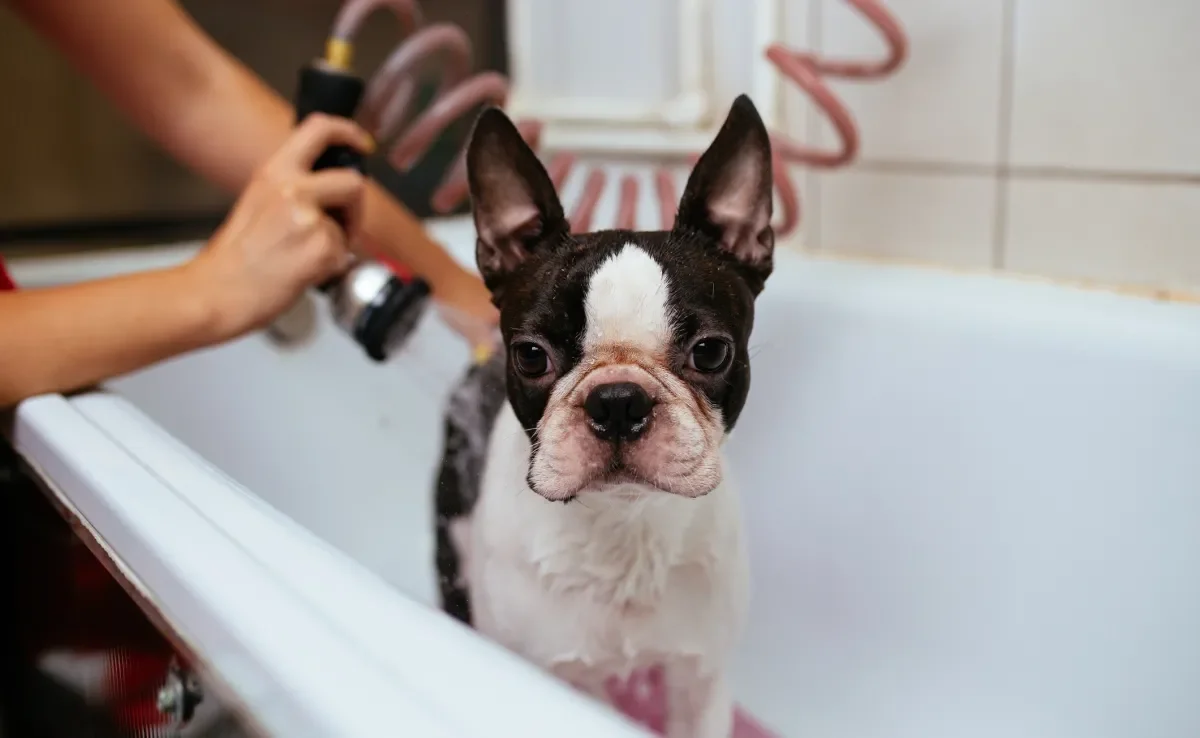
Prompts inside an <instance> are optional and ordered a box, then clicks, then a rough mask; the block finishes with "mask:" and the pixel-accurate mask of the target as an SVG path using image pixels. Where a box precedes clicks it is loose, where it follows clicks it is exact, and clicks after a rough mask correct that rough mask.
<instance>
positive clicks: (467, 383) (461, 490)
mask: <svg viewBox="0 0 1200 738" xmlns="http://www.w3.org/2000/svg"><path fill="white" fill-rule="evenodd" d="M505 364H506V361H505V354H504V352H503V351H497V352H496V353H495V354H494V355H493V356H492V358H491V359H489V360H488V361H487V362H485V363H483V364H479V365H476V366H472V367H471V368H470V369H469V370H468V371H467V373H466V375H465V376H463V378H462V380H460V381H459V383H458V384H457V385H455V388H454V391H453V392H452V393H451V395H450V402H449V405H448V407H447V410H446V414H445V420H444V426H443V427H444V431H443V437H442V463H441V467H440V470H439V472H438V478H437V490H436V491H435V493H434V514H435V516H436V519H435V525H436V532H437V543H436V552H435V560H436V562H437V572H438V590H439V594H440V597H441V607H442V610H443V611H445V612H446V613H447V614H448V615H450V616H451V617H453V618H455V619H457V620H460V621H461V622H463V623H465V624H467V625H471V600H470V597H469V596H468V593H467V588H466V583H465V582H464V581H463V579H462V557H461V555H460V553H459V551H458V549H457V548H456V547H455V546H454V541H453V539H452V538H451V537H450V526H451V525H452V524H453V523H454V522H455V520H457V519H459V518H462V517H464V516H469V515H470V514H471V511H472V510H473V509H474V508H475V502H476V501H477V500H478V499H479V488H480V486H481V485H482V483H483V464H484V461H485V460H486V458H487V447H488V441H490V440H491V435H492V428H493V426H494V425H495V423H496V417H497V416H498V415H499V414H500V409H501V408H502V407H503V406H504V403H505V401H506V399H507V398H506V396H505V394H504V372H505Z"/></svg>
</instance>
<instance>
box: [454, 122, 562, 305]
mask: <svg viewBox="0 0 1200 738" xmlns="http://www.w3.org/2000/svg"><path fill="white" fill-rule="evenodd" d="M467 182H468V184H469V185H470V188H471V208H472V211H473V213H474V216H475V230H476V232H477V234H478V237H477V238H478V240H477V241H476V245H475V260H476V262H477V263H478V265H479V272H480V274H481V275H483V281H484V284H486V285H487V287H488V289H489V290H491V291H492V292H493V294H494V293H496V292H497V291H498V289H499V288H500V287H501V286H502V285H503V284H504V280H505V279H506V278H507V277H508V276H509V275H510V274H512V272H513V270H514V269H516V268H517V267H518V266H520V264H521V262H523V261H525V259H526V258H527V257H528V256H529V254H530V253H531V252H532V251H533V250H534V249H535V248H536V247H537V245H538V244H539V243H541V242H545V241H546V240H548V239H552V238H554V237H556V236H559V235H566V234H567V233H568V232H569V231H570V228H569V226H568V224H567V219H566V216H565V215H564V214H563V208H562V203H560V202H559V199H558V194H557V193H556V192H555V191H554V183H553V182H551V181H550V175H548V174H547V173H546V169H545V167H543V166H542V163H541V162H540V161H538V158H537V155H536V154H534V153H533V150H532V149H530V148H529V146H528V145H527V144H526V143H525V140H524V139H522V138H521V134H520V133H519V132H518V131H517V127H516V126H514V125H513V123H512V121H511V120H509V119H508V116H507V115H505V114H504V113H503V112H502V111H501V110H500V109H499V108H494V107H493V108H487V109H486V110H484V111H483V112H482V113H481V114H480V115H479V118H478V119H476V121H475V127H474V129H473V130H472V131H471V141H470V143H469V144H468V145H467Z"/></svg>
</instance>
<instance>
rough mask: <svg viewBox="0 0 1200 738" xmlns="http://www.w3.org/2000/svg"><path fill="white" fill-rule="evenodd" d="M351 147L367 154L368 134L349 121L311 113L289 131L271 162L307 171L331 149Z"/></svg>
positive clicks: (369, 149) (369, 141)
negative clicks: (324, 152)
mask: <svg viewBox="0 0 1200 738" xmlns="http://www.w3.org/2000/svg"><path fill="white" fill-rule="evenodd" d="M337 145H342V146H351V147H353V148H356V149H358V150H359V151H361V152H363V153H365V154H369V153H370V152H371V151H372V150H373V149H374V147H375V142H374V141H373V140H372V139H371V136H370V134H368V133H367V132H366V131H364V130H363V129H362V127H361V126H359V125H358V124H357V123H355V122H354V121H352V120H350V119H349V118H340V117H337V116H332V115H325V114H324V113H313V114H311V115H309V116H308V117H307V118H305V119H304V121H303V122H302V123H301V124H300V125H299V126H298V127H297V128H296V130H295V131H293V132H292V135H291V136H290V137H289V138H288V140H287V141H285V142H284V144H283V146H281V147H280V148H279V150H278V151H277V152H275V156H274V157H272V159H271V163H272V164H273V165H275V166H283V167H290V168H294V169H301V170H304V171H307V170H309V169H312V165H313V163H314V162H315V161H316V160H317V157H318V156H320V155H321V153H322V152H323V151H325V149H327V148H329V147H330V146H337Z"/></svg>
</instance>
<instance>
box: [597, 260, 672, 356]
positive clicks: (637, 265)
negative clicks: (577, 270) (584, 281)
mask: <svg viewBox="0 0 1200 738" xmlns="http://www.w3.org/2000/svg"><path fill="white" fill-rule="evenodd" d="M667 297H668V289H667V277H666V275H665V274H663V270H662V267H660V266H659V264H658V262H656V261H655V260H654V259H652V258H651V257H650V255H649V254H647V253H646V252H645V251H643V250H642V249H640V248H638V247H637V246H635V245H634V244H632V243H627V244H625V246H624V247H622V249H621V250H620V251H618V252H617V253H615V254H613V255H612V256H610V257H608V259H606V260H605V261H604V263H603V264H601V265H600V268H599V269H597V270H596V272H595V273H594V274H593V275H592V278H591V280H590V281H589V282H588V289H587V299H586V302H585V308H584V309H585V316H586V318H587V329H586V331H585V333H584V338H583V350H584V352H585V353H586V352H588V351H591V350H593V349H595V348H596V347H598V346H601V345H604V344H609V345H612V344H621V345H625V346H630V347H633V348H638V349H642V350H644V351H653V352H658V351H661V350H662V349H663V348H664V347H666V346H667V345H668V344H669V343H670V341H671V318H672V316H671V311H670V308H669V307H668V304H667Z"/></svg>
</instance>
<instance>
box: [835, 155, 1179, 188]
mask: <svg viewBox="0 0 1200 738" xmlns="http://www.w3.org/2000/svg"><path fill="white" fill-rule="evenodd" d="M854 168H856V169H859V170H862V171H864V172H875V173H880V174H914V175H949V176H960V177H1007V178H1014V179H1043V180H1044V179H1057V180H1074V181H1077V182H1113V183H1122V184H1132V183H1138V184H1150V185H1187V186H1195V185H1200V172H1198V173H1195V174H1192V173H1183V172H1180V173H1174V172H1152V171H1134V170H1127V171H1123V170H1107V169H1071V168H1067V167H1054V166H1030V165H1018V166H1002V165H992V164H976V163H970V162H954V161H929V160H919V159H911V160H902V159H863V160H859V161H857V162H855V164H854Z"/></svg>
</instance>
